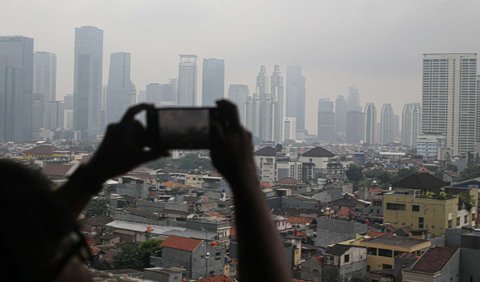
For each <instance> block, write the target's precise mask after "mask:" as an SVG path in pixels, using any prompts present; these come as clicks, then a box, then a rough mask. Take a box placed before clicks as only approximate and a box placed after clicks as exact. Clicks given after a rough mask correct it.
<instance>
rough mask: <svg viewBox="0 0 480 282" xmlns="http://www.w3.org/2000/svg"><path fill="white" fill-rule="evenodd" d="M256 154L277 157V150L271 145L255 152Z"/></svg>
mask: <svg viewBox="0 0 480 282" xmlns="http://www.w3.org/2000/svg"><path fill="white" fill-rule="evenodd" d="M254 155H255V156H267V157H275V156H276V155H277V150H275V148H273V147H271V146H267V147H263V148H261V149H259V150H257V151H255V153H254Z"/></svg>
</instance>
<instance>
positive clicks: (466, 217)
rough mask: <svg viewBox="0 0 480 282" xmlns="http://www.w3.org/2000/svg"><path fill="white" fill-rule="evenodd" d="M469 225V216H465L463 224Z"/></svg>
mask: <svg viewBox="0 0 480 282" xmlns="http://www.w3.org/2000/svg"><path fill="white" fill-rule="evenodd" d="M467 223H468V214H467V215H465V217H464V218H463V224H467Z"/></svg>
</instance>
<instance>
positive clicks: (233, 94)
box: [228, 84, 249, 125]
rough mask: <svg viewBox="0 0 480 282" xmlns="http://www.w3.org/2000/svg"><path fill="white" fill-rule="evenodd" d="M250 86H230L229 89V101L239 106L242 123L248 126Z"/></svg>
mask: <svg viewBox="0 0 480 282" xmlns="http://www.w3.org/2000/svg"><path fill="white" fill-rule="evenodd" d="M248 95H249V94H248V86H247V85H244V84H230V86H229V87H228V100H230V101H232V102H233V103H234V104H235V105H237V109H238V114H239V115H240V122H241V123H242V124H243V125H246V122H247V120H246V111H247V108H246V105H247V99H248Z"/></svg>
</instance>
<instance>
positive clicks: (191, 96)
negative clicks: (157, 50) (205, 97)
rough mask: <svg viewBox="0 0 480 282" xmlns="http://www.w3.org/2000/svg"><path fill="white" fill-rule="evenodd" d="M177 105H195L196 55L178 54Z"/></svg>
mask: <svg viewBox="0 0 480 282" xmlns="http://www.w3.org/2000/svg"><path fill="white" fill-rule="evenodd" d="M177 92H178V94H177V105H179V106H196V105H197V56H196V55H180V63H179V65H178V87H177Z"/></svg>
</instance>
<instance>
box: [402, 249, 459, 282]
mask: <svg viewBox="0 0 480 282" xmlns="http://www.w3.org/2000/svg"><path fill="white" fill-rule="evenodd" d="M402 277H403V281H409V282H410V281H411V282H414V281H432V282H443V281H454V282H458V281H460V250H459V249H457V248H451V247H433V248H431V249H429V250H428V251H427V252H425V254H423V256H421V257H420V259H418V260H417V261H416V262H415V263H414V264H413V265H412V266H411V267H410V268H409V269H405V270H403V271H402Z"/></svg>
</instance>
